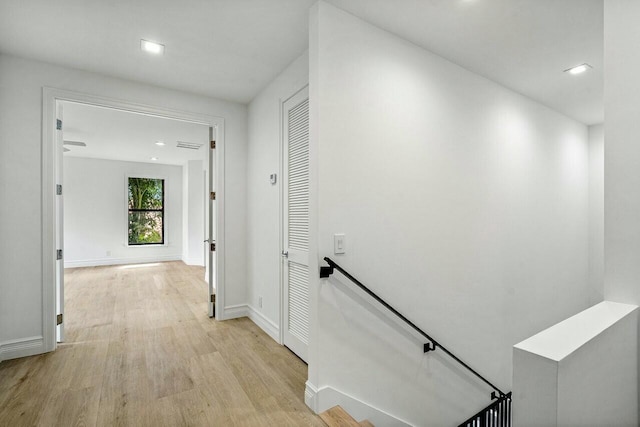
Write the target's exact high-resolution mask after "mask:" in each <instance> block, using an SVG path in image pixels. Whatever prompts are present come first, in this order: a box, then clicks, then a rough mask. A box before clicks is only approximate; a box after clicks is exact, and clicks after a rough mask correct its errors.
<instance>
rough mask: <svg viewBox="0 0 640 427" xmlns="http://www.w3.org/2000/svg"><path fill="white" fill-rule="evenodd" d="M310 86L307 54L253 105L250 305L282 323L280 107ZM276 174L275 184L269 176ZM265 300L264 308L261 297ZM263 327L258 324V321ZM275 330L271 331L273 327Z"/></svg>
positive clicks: (249, 166) (249, 183)
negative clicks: (259, 300) (276, 180)
mask: <svg viewBox="0 0 640 427" xmlns="http://www.w3.org/2000/svg"><path fill="white" fill-rule="evenodd" d="M308 82H309V55H308V52H305V53H304V54H303V55H302V56H300V57H299V58H298V59H296V60H295V61H294V62H293V63H292V64H291V65H289V67H287V68H286V69H285V70H284V71H283V72H282V73H281V74H280V75H279V76H278V77H277V78H276V79H275V80H274V81H273V82H271V83H270V84H269V86H267V87H266V88H265V89H263V90H262V92H260V94H258V95H257V96H256V97H255V98H254V99H253V100H252V101H251V104H249V113H248V123H249V146H248V158H247V173H248V177H247V291H248V293H247V301H248V303H249V305H250V307H251V310H252V311H253V313H258V315H262V316H263V317H264V318H265V319H266V320H267V322H268V323H270V324H271V325H272V326H273V327H275V328H277V327H278V325H279V323H280V303H281V301H280V264H281V262H282V257H281V256H280V199H279V196H280V185H281V183H282V181H281V179H282V177H281V176H280V163H281V162H280V160H281V159H280V155H281V154H280V145H281V134H280V128H281V121H282V119H281V105H282V102H283V101H284V100H286V99H287V98H289V97H290V96H291V95H293V94H294V93H296V92H297V91H298V90H300V89H301V88H303V87H304V86H305V85H307V84H308ZM272 173H276V174H278V182H277V183H276V185H272V184H271V183H270V182H269V175H270V174H272ZM260 297H262V307H259V304H258V298H260ZM257 323H258V324H260V325H261V326H263V324H261V323H260V322H259V321H258V322H257ZM272 331H273V328H272Z"/></svg>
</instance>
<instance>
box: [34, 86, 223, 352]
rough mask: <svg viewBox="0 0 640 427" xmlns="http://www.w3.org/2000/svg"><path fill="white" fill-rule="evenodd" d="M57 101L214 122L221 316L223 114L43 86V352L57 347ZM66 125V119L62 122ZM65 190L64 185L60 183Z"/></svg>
mask: <svg viewBox="0 0 640 427" xmlns="http://www.w3.org/2000/svg"><path fill="white" fill-rule="evenodd" d="M61 101H67V102H75V103H81V104H88V105H93V106H99V107H106V108H111V109H116V110H122V111H128V112H132V113H137V114H144V115H151V116H156V117H162V118H168V119H174V120H181V121H186V122H191V123H197V124H202V125H205V126H210V127H213V128H214V130H215V136H216V139H217V140H216V183H217V190H216V201H217V212H216V228H217V235H216V240H217V241H216V252H217V253H216V255H217V257H216V269H215V270H216V303H215V311H216V318H217V319H218V320H224V319H225V312H224V300H225V286H224V285H225V280H224V274H225V269H224V265H225V264H224V260H225V257H224V255H225V239H224V235H225V233H224V231H225V229H224V224H225V222H224V219H225V218H224V217H225V215H224V206H225V205H224V201H225V191H224V173H225V171H224V147H225V143H224V139H225V132H224V123H225V121H224V118H222V117H216V116H211V115H208V114H200V113H192V112H184V111H178V110H171V109H166V108H162V107H155V106H149V105H142V104H136V103H132V102H128V101H125V100H119V99H113V98H106V97H101V96H96V95H90V94H86V93H80V92H73V91H68V90H63V89H56V88H51V87H44V88H43V89H42V334H43V336H42V338H43V351H44V352H48V351H53V350H55V349H56V344H57V343H56V330H57V325H56V323H57V322H56V314H57V313H56V294H57V292H56V249H57V248H56V240H57V238H58V236H57V233H59V231H58V230H57V227H56V221H58V219H59V218H58V217H57V214H56V205H55V197H56V112H57V104H58V103H59V102H61ZM63 129H64V123H63ZM63 194H64V188H63Z"/></svg>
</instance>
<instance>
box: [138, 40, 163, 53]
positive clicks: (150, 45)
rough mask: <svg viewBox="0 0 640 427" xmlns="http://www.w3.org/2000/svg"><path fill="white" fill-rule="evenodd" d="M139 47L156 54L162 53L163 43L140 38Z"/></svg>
mask: <svg viewBox="0 0 640 427" xmlns="http://www.w3.org/2000/svg"><path fill="white" fill-rule="evenodd" d="M140 49H142V50H143V51H145V52H149V53H154V54H156V55H163V54H164V45H163V44H160V43H154V42H150V41H149V40H144V39H141V40H140Z"/></svg>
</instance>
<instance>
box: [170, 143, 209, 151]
mask: <svg viewBox="0 0 640 427" xmlns="http://www.w3.org/2000/svg"><path fill="white" fill-rule="evenodd" d="M203 145H204V144H196V143H194V142H184V141H178V145H176V147H178V148H187V149H189V150H199V149H200V147H202V146H203Z"/></svg>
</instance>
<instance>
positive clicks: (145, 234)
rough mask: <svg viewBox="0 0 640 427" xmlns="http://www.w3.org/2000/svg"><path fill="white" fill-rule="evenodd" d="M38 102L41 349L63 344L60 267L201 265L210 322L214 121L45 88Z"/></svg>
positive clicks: (215, 267) (216, 196)
mask: <svg viewBox="0 0 640 427" xmlns="http://www.w3.org/2000/svg"><path fill="white" fill-rule="evenodd" d="M43 98H44V101H43V102H44V105H43V111H44V114H43V169H44V171H43V172H44V173H43V188H53V189H54V192H52V194H47V192H46V191H45V192H44V194H43V206H44V207H45V212H44V215H43V231H45V233H44V242H43V243H44V244H43V247H44V249H43V295H44V297H45V300H44V304H43V309H44V310H43V312H44V316H43V323H44V331H45V336H44V340H45V347H46V348H47V351H51V350H53V349H55V347H56V342H57V341H61V340H63V339H64V267H65V264H66V265H67V267H82V266H99V265H123V267H124V265H129V266H130V267H132V266H136V265H144V264H145V263H147V262H152V261H154V262H158V261H170V260H176V259H179V260H182V261H184V262H185V263H186V264H192V265H201V266H203V267H205V266H206V267H205V268H203V270H204V271H202V279H205V281H207V282H208V287H209V289H208V292H207V291H203V300H204V299H206V303H207V306H208V309H207V311H208V314H209V316H210V317H213V316H214V314H216V313H218V314H219V315H218V318H219V319H220V318H221V317H222V316H220V314H224V313H223V311H222V310H220V309H218V310H216V306H222V307H223V301H224V233H223V232H222V231H223V230H224V215H223V212H224V210H223V202H224V169H223V167H224V161H223V158H224V157H223V156H224V151H223V150H224V120H223V119H221V118H217V117H213V116H207V115H200V114H194V113H183V112H177V111H171V110H166V109H162V108H156V107H149V106H140V105H135V104H131V103H127V102H123V101H117V100H112V99H105V98H100V97H93V96H90V95H84V94H77V93H72V92H67V91H62V90H57V89H50V88H45V89H44V97H43ZM134 123H137V125H136V124H134ZM169 129H173V131H174V133H171V131H170V130H169ZM176 129H177V130H176ZM127 130H129V131H131V132H129V137H127V136H126V131H127ZM162 132H165V133H164V135H166V136H159V135H162V134H163V133H162ZM175 132H178V133H175ZM190 132H191V133H190ZM196 134H197V136H194V135H196ZM179 135H186V136H179ZM105 141H106V143H105ZM138 141H139V142H138ZM101 142H102V143H101ZM126 156H129V157H126ZM65 166H67V168H66V169H68V170H65ZM203 177H204V179H203ZM189 183H190V184H191V185H189ZM145 186H146V187H145ZM143 187H144V188H143ZM136 194H137V195H138V196H139V195H141V194H146V196H142V197H137V198H136ZM65 196H66V199H65ZM70 201H73V203H74V206H71V205H69V206H67V211H68V212H67V213H68V214H70V217H69V218H67V219H66V220H65V219H64V218H65V213H64V211H65V209H64V208H65V203H69V202H70ZM140 204H142V205H145V206H142V205H140ZM78 207H80V209H76V208H78ZM65 223H66V227H65ZM65 228H66V229H65ZM64 236H66V237H67V240H68V241H67V243H66V244H65V242H64V238H63V237H64ZM50 254H54V256H53V257H52V256H51V255H50ZM52 284H55V286H52Z"/></svg>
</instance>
